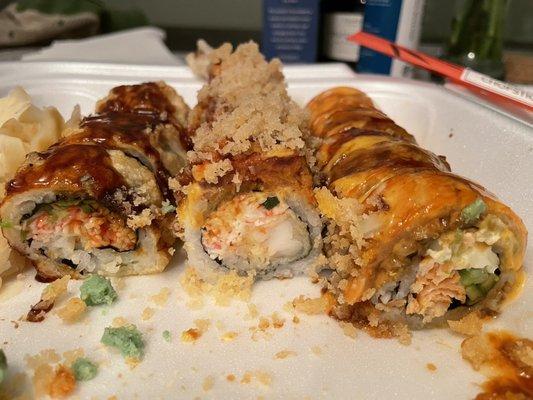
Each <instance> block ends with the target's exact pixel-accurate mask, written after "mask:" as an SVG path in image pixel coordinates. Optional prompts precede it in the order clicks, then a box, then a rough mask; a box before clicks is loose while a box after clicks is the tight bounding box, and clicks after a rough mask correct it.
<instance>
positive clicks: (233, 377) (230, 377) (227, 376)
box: [226, 374, 236, 382]
mask: <svg viewBox="0 0 533 400" xmlns="http://www.w3.org/2000/svg"><path fill="white" fill-rule="evenodd" d="M235 379H236V377H235V375H233V374H228V375H226V380H227V381H228V382H235Z"/></svg>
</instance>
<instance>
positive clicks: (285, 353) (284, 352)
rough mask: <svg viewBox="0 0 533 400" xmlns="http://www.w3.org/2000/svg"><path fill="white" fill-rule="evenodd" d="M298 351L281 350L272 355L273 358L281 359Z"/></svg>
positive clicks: (294, 354) (292, 355) (293, 355)
mask: <svg viewBox="0 0 533 400" xmlns="http://www.w3.org/2000/svg"><path fill="white" fill-rule="evenodd" d="M297 354H298V353H296V352H295V351H292V350H281V351H278V352H277V353H276V354H275V355H274V359H275V360H283V359H285V358H288V357H295V356H296V355H297Z"/></svg>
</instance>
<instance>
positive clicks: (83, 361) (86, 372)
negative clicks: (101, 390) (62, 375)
mask: <svg viewBox="0 0 533 400" xmlns="http://www.w3.org/2000/svg"><path fill="white" fill-rule="evenodd" d="M72 371H73V372H74V377H75V378H76V380H77V381H90V380H91V379H93V378H94V377H95V376H96V374H97V373H98V366H97V365H96V364H94V363H92V362H91V361H90V360H89V359H87V358H84V357H79V358H78V359H77V360H76V361H74V363H73V364H72Z"/></svg>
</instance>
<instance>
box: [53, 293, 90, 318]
mask: <svg viewBox="0 0 533 400" xmlns="http://www.w3.org/2000/svg"><path fill="white" fill-rule="evenodd" d="M86 311H87V305H86V304H85V302H84V301H83V300H82V299H80V298H79V297H72V298H70V299H68V301H67V303H66V304H65V305H64V306H63V307H61V308H60V309H58V310H57V313H56V314H57V315H58V317H59V318H61V319H62V320H63V322H65V323H68V324H71V323H74V322H77V321H79V320H80V319H81V318H82V317H83V316H84V315H85V312H86Z"/></svg>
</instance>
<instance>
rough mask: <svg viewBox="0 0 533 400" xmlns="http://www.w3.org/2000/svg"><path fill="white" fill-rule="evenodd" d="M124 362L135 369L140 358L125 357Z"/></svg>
mask: <svg viewBox="0 0 533 400" xmlns="http://www.w3.org/2000/svg"><path fill="white" fill-rule="evenodd" d="M124 362H125V363H126V365H127V366H128V367H130V369H135V368H137V366H138V365H139V364H140V363H141V360H140V359H138V358H137V357H126V358H125V359H124Z"/></svg>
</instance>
